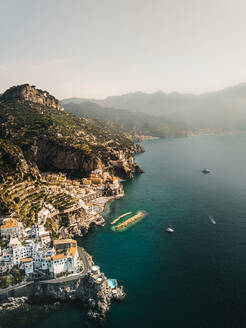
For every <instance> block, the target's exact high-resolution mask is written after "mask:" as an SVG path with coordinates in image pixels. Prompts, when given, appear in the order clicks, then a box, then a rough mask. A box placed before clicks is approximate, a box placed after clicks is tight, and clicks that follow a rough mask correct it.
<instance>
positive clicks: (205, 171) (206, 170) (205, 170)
mask: <svg viewBox="0 0 246 328" xmlns="http://www.w3.org/2000/svg"><path fill="white" fill-rule="evenodd" d="M202 173H204V174H207V173H211V171H210V170H209V169H202Z"/></svg>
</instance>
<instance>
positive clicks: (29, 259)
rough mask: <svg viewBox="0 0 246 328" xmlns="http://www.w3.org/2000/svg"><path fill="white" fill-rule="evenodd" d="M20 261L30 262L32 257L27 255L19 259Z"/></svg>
mask: <svg viewBox="0 0 246 328" xmlns="http://www.w3.org/2000/svg"><path fill="white" fill-rule="evenodd" d="M20 261H21V262H23V263H26V262H32V261H33V259H32V258H31V257H27V258H25V259H21V260H20Z"/></svg>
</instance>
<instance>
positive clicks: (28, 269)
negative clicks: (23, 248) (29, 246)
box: [20, 257, 34, 275]
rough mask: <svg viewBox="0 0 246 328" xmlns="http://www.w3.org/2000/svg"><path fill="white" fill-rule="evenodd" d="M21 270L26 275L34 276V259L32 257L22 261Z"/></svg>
mask: <svg viewBox="0 0 246 328" xmlns="http://www.w3.org/2000/svg"><path fill="white" fill-rule="evenodd" d="M20 269H22V270H24V271H25V274H26V275H29V274H32V273H33V272H34V270H33V269H34V267H33V259H32V258H31V257H28V258H25V259H21V260H20Z"/></svg>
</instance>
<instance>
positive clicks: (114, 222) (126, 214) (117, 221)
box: [111, 212, 132, 224]
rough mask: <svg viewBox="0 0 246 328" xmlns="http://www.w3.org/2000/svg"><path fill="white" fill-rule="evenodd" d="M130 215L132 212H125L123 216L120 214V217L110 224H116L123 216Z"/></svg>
mask: <svg viewBox="0 0 246 328" xmlns="http://www.w3.org/2000/svg"><path fill="white" fill-rule="evenodd" d="M129 214H132V212H127V213H125V214H122V215H121V216H119V217H118V218H117V219H115V220H114V221H112V222H111V224H115V223H116V222H118V221H119V220H120V219H121V218H124V217H125V216H127V215H129Z"/></svg>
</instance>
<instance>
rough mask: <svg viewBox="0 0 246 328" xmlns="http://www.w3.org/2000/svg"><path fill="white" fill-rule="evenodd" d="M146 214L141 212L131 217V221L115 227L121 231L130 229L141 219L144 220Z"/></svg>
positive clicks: (128, 220)
mask: <svg viewBox="0 0 246 328" xmlns="http://www.w3.org/2000/svg"><path fill="white" fill-rule="evenodd" d="M145 214H146V213H145V212H144V211H140V212H139V213H137V214H136V215H134V216H132V217H130V218H129V219H127V220H126V221H124V222H122V223H120V224H118V225H117V226H115V230H116V231H119V230H122V229H124V228H126V227H128V226H129V225H131V224H133V223H135V222H137V221H139V220H140V219H142V218H143V217H144V216H145Z"/></svg>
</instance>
